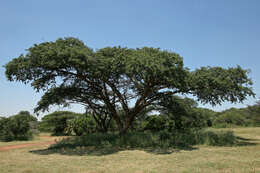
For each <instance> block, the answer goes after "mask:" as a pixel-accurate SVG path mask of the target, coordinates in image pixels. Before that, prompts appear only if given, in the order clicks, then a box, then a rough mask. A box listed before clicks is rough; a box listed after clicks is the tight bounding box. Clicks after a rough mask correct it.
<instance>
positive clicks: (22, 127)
mask: <svg viewBox="0 0 260 173" xmlns="http://www.w3.org/2000/svg"><path fill="white" fill-rule="evenodd" d="M32 122H37V119H36V118H35V117H33V116H32V115H30V113H29V112H28V111H21V112H19V113H18V114H16V115H13V116H11V117H9V118H1V119H0V140H3V141H12V140H29V139H31V138H32V136H33V132H32V131H31V130H32V129H31V126H30V123H32Z"/></svg>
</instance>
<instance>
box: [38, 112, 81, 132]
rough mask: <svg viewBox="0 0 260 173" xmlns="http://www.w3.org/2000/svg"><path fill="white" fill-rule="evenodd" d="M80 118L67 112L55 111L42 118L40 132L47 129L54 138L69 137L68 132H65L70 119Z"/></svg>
mask: <svg viewBox="0 0 260 173" xmlns="http://www.w3.org/2000/svg"><path fill="white" fill-rule="evenodd" d="M77 116H81V114H76V113H74V112H69V111H56V112H53V113H51V114H48V115H45V116H44V117H43V118H42V122H41V125H40V127H41V130H44V129H47V130H48V131H50V132H51V133H52V135H54V136H62V135H70V131H68V130H66V128H67V127H68V123H69V121H70V120H71V119H73V118H75V117H77Z"/></svg>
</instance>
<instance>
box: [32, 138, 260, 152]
mask: <svg viewBox="0 0 260 173" xmlns="http://www.w3.org/2000/svg"><path fill="white" fill-rule="evenodd" d="M64 140H65V141H66V140H67V141H69V139H64ZM64 140H63V141H59V142H57V143H56V144H59V143H60V142H61V143H62V142H64ZM256 141H259V139H249V138H243V137H240V136H236V141H235V143H234V144H233V145H231V146H232V147H239V146H255V145H260V143H259V142H256ZM56 144H54V145H52V146H54V147H52V146H50V147H49V148H47V149H39V150H31V151H29V152H31V153H33V154H39V155H50V154H61V155H71V156H73V155H77V156H84V155H89V156H104V155H110V154H115V153H118V152H120V151H131V150H132V151H133V150H139V151H145V152H147V153H151V154H156V155H162V154H172V153H177V152H180V151H181V150H186V151H192V150H198V149H199V148H198V147H194V146H192V145H185V146H175V147H167V146H163V145H162V146H161V147H143V148H142V147H132V148H131V147H117V146H113V145H105V146H102V147H101V146H98V147H95V146H78V143H77V141H74V143H72V144H71V145H68V146H64V147H58V148H57V147H55V145H56ZM223 146H226V145H223ZM227 146H230V145H227Z"/></svg>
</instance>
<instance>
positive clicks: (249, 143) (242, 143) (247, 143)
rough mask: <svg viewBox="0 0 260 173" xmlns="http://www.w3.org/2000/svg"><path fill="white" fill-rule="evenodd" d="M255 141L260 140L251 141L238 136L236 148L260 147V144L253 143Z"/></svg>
mask: <svg viewBox="0 0 260 173" xmlns="http://www.w3.org/2000/svg"><path fill="white" fill-rule="evenodd" d="M253 141H260V140H259V139H249V138H243V137H240V136H236V145H235V146H254V145H259V143H256V142H253Z"/></svg>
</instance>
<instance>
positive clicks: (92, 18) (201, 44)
mask: <svg viewBox="0 0 260 173" xmlns="http://www.w3.org/2000/svg"><path fill="white" fill-rule="evenodd" d="M0 4H1V5H0V38H1V39H0V66H1V67H0V115H5V116H8V115H12V114H15V113H17V112H19V111H20V110H29V111H30V112H32V111H33V108H34V107H35V105H36V103H37V101H38V100H39V99H40V96H41V93H36V92H35V91H34V90H32V88H31V87H30V85H24V84H22V83H17V82H8V81H7V79H6V78H5V75H4V71H5V70H4V68H3V67H2V65H4V64H6V63H7V62H9V61H10V60H12V59H13V58H15V57H17V56H19V55H20V54H21V53H25V52H26V51H25V49H27V48H29V47H30V46H32V45H33V44H35V43H40V42H44V41H54V40H56V39H57V38H59V37H68V36H72V37H77V38H79V39H80V40H83V41H84V42H85V43H86V45H87V46H89V47H92V48H102V47H105V46H118V45H121V46H127V47H131V48H136V47H143V46H152V47H160V48H161V49H166V50H169V51H174V52H177V53H179V54H180V55H181V56H182V57H183V58H184V63H185V66H186V67H189V68H190V69H192V70H193V69H196V68H199V67H201V66H208V65H209V66H222V67H234V66H236V65H241V66H242V67H243V68H245V69H251V73H250V77H251V78H252V79H253V82H254V85H253V89H254V92H255V93H256V98H252V97H250V98H248V100H247V101H245V102H244V104H230V103H223V105H222V106H216V107H213V108H212V107H211V106H210V105H201V106H203V107H208V108H212V109H214V110H217V111H220V110H223V109H227V108H230V107H245V106H246V105H248V104H250V105H251V104H254V103H255V101H256V100H257V98H258V97H259V96H260V81H259V80H258V78H257V77H258V76H260V68H259V65H260V58H259V50H260V22H259V17H260V1H259V0H250V1H245V0H228V1H227V0H217V1H208V0H178V1H177V0H163V1H159V0H157V1H155V0H111V1H107V0H103V1H101V0H96V1H88V0H74V1H71V0H56V1H54V0H44V1H43V0H42V1H35V0H19V1H14V0H9V1H0ZM56 109H60V108H57V107H56V108H54V109H53V110H56ZM71 110H72V111H76V112H81V111H83V109H82V108H81V107H79V106H76V105H75V106H72V107H71Z"/></svg>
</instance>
